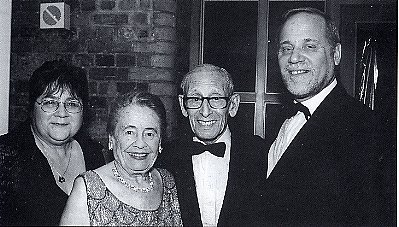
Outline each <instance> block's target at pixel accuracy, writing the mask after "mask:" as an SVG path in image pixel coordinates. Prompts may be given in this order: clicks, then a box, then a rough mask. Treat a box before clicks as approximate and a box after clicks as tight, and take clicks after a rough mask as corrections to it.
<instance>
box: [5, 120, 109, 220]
mask: <svg viewBox="0 0 399 227" xmlns="http://www.w3.org/2000/svg"><path fill="white" fill-rule="evenodd" d="M74 138H75V139H76V141H78V143H79V145H80V146H81V148H82V151H83V156H84V159H85V164H86V169H87V170H92V169H96V168H98V167H100V166H102V165H104V164H105V161H104V156H103V154H102V146H101V145H100V144H99V143H98V142H95V141H93V140H92V139H90V138H89V137H88V136H87V135H86V134H84V133H81V132H79V133H78V134H77V135H76V136H75V137H74ZM67 199H68V195H67V194H65V192H64V191H62V190H61V189H60V188H59V187H58V186H57V184H56V183H55V181H54V176H53V173H52V171H51V168H50V165H49V164H48V161H47V159H46V158H45V157H44V155H43V154H42V152H41V151H40V150H39V148H38V147H37V146H36V143H35V139H34V136H33V134H32V131H31V129H30V121H29V120H27V121H25V122H24V123H23V124H22V125H20V126H19V127H17V128H16V129H15V130H13V131H12V132H10V133H8V134H6V135H3V136H1V137H0V225H22V226H27V225H38V226H47V225H52V226H55V225H58V224H59V221H60V219H61V215H62V212H63V210H64V207H65V204H66V201H67Z"/></svg>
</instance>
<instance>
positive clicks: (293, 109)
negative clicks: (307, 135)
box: [285, 102, 310, 120]
mask: <svg viewBox="0 0 399 227" xmlns="http://www.w3.org/2000/svg"><path fill="white" fill-rule="evenodd" d="M298 111H300V112H302V113H303V114H305V118H306V120H309V118H310V111H309V109H308V108H307V107H306V106H304V105H303V104H302V103H300V102H298V103H295V104H291V105H287V106H285V112H286V117H287V119H288V118H291V117H292V116H295V115H296V113H297V112H298Z"/></svg>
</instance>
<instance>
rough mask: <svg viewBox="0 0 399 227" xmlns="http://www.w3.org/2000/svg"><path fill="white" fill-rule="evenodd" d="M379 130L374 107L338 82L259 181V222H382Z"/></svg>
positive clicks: (355, 224) (304, 223) (369, 223)
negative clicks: (372, 109) (378, 217)
mask: <svg viewBox="0 0 399 227" xmlns="http://www.w3.org/2000/svg"><path fill="white" fill-rule="evenodd" d="M276 134H277V133H274V135H276ZM376 136H377V133H376V122H375V117H374V116H373V113H372V112H371V111H370V110H369V109H368V108H367V107H365V106H363V105H362V104H361V103H360V102H358V101H356V100H355V99H353V98H352V97H350V96H349V95H347V94H346V92H345V90H344V88H343V87H342V85H340V84H338V85H337V86H336V87H335V88H334V89H333V90H332V91H331V93H330V94H329V95H328V96H327V97H326V98H325V99H324V100H323V101H322V102H321V104H320V105H319V107H318V108H317V109H316V110H315V112H314V113H313V115H312V116H311V117H310V119H309V120H308V121H307V122H306V123H305V125H304V126H303V127H302V128H301V130H300V131H299V132H298V134H297V135H296V137H295V138H294V139H293V140H292V142H291V144H290V145H289V146H288V148H287V149H286V151H285V152H284V154H283V155H282V157H281V159H280V160H279V161H278V163H277V164H276V166H275V167H274V169H273V171H272V172H271V174H270V176H269V177H268V178H267V179H263V181H262V182H261V183H260V185H259V188H260V192H259V195H258V196H259V197H258V202H260V203H261V204H260V205H259V206H261V207H262V208H263V209H262V210H261V213H259V214H258V217H260V218H261V219H262V221H261V223H259V224H262V225H288V226H296V225H305V226H312V225H316V226H326V225H327V226H331V225H332V226H337V225H338V226H342V225H351V226H358V225H372V224H375V223H378V220H377V211H378V206H379V204H380V203H379V202H378V197H379V196H378V194H377V193H378V190H377V189H378V187H377V185H376V175H377V170H376V164H377V161H378V160H377V157H378V153H379V152H378V151H377V147H376V145H377V137H376ZM274 139H275V138H272V139H268V141H269V142H268V143H269V145H271V143H272V142H273V140H274Z"/></svg>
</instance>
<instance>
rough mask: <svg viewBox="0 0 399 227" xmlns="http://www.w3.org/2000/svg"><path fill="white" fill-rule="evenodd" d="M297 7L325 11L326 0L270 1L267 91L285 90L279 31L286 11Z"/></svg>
mask: <svg viewBox="0 0 399 227" xmlns="http://www.w3.org/2000/svg"><path fill="white" fill-rule="evenodd" d="M297 7H313V8H317V9H320V10H322V11H324V1H270V2H269V29H268V32H269V40H268V41H269V46H268V54H267V75H268V78H267V86H266V89H267V90H266V91H267V92H283V91H284V90H285V88H284V85H283V83H282V80H281V76H280V68H279V66H278V61H277V50H278V49H277V32H278V27H279V26H280V24H281V23H282V20H281V17H282V15H283V14H284V13H285V11H287V10H289V9H294V8H297Z"/></svg>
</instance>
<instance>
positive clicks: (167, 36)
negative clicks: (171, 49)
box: [154, 27, 176, 41]
mask: <svg viewBox="0 0 399 227" xmlns="http://www.w3.org/2000/svg"><path fill="white" fill-rule="evenodd" d="M154 35H155V39H157V40H168V41H176V29H174V28H171V27H162V28H159V27H158V28H154Z"/></svg>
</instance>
